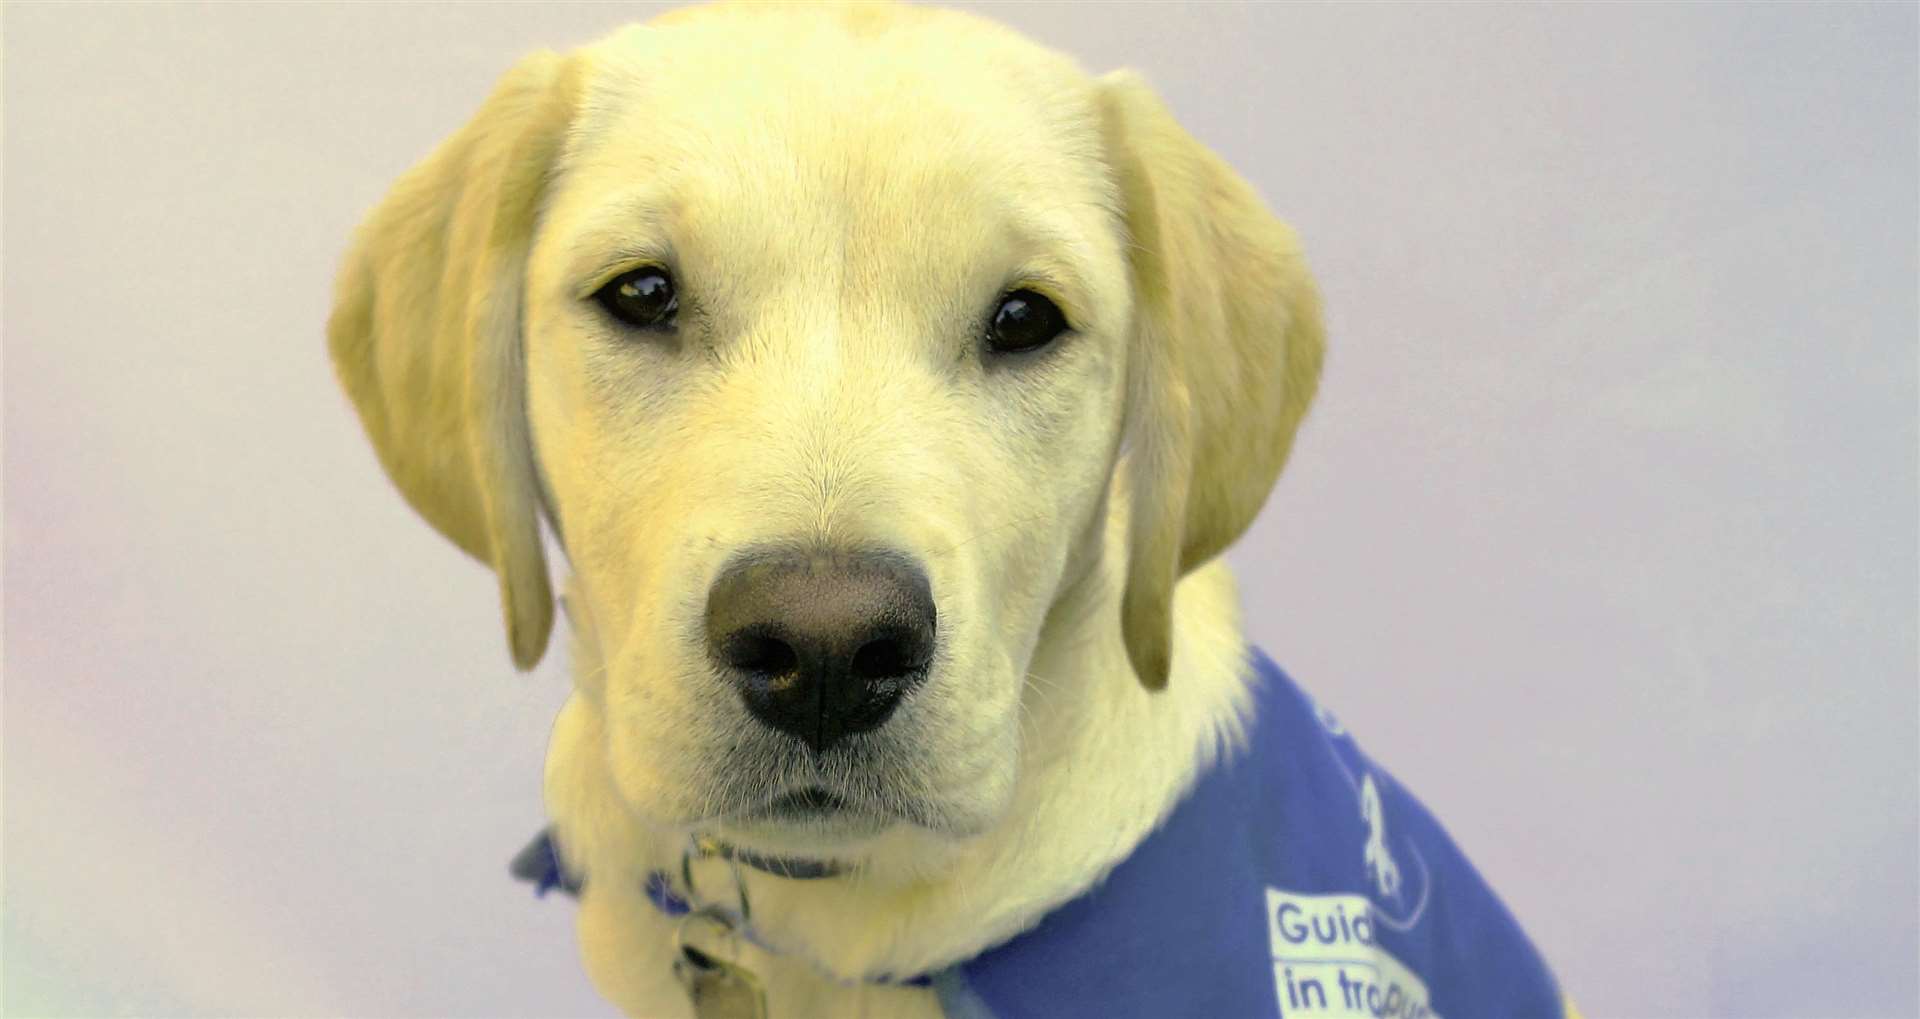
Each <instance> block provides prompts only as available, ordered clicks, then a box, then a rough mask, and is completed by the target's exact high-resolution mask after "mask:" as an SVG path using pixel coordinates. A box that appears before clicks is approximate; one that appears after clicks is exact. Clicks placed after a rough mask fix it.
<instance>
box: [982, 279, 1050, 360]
mask: <svg viewBox="0 0 1920 1019" xmlns="http://www.w3.org/2000/svg"><path fill="white" fill-rule="evenodd" d="M1066 331H1067V317H1066V316H1065V315H1062V314H1061V313H1060V308H1059V306H1058V305H1056V304H1054V303H1053V302H1052V301H1049V300H1047V299H1046V298H1044V297H1042V296H1040V295H1039V294H1036V293H1034V292H1033V291H1031V290H1016V291H1014V292H1013V293H1011V294H1008V295H1007V296H1005V297H1003V298H1001V299H1000V307H998V308H996V309H994V312H993V321H992V322H990V323H988V325H987V346H989V347H991V348H993V349H994V350H995V351H996V352H998V353H1002V354H1011V353H1015V352H1017V351H1022V350H1034V349H1036V348H1039V347H1044V346H1046V345H1047V344H1048V343H1051V342H1052V341H1053V339H1054V337H1056V336H1059V335H1060V334H1061V333H1064V332H1066Z"/></svg>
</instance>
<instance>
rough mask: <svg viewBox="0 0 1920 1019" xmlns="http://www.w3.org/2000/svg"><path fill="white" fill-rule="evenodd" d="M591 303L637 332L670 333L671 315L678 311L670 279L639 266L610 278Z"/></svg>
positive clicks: (652, 268) (661, 271)
mask: <svg viewBox="0 0 1920 1019" xmlns="http://www.w3.org/2000/svg"><path fill="white" fill-rule="evenodd" d="M593 299H594V300H596V301H599V302H600V306H601V307H602V308H605V309H607V314H609V315H612V316H613V317H614V318H617V319H619V320H620V321H622V322H625V323H626V324H628V325H630V326H633V327H635V328H638V329H658V330H666V329H672V328H673V315H674V312H676V311H679V310H680V299H679V298H678V297H676V296H675V295H674V292H673V277H671V276H669V275H667V271H666V270H665V269H662V268H660V267H659V266H657V265H647V266H641V267H640V268H638V269H634V270H631V271H628V272H625V273H622V274H620V275H619V276H616V277H614V278H613V279H612V280H610V281H609V282H608V283H607V285H606V286H604V287H601V288H600V289H599V291H597V292H596V293H595V294H594V295H593Z"/></svg>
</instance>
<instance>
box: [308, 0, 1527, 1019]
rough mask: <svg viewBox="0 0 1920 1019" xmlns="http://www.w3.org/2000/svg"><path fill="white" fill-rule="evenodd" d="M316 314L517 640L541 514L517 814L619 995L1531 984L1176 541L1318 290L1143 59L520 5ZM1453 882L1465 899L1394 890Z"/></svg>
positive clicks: (786, 1002) (840, 1009)
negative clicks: (476, 99) (1078, 62)
mask: <svg viewBox="0 0 1920 1019" xmlns="http://www.w3.org/2000/svg"><path fill="white" fill-rule="evenodd" d="M329 335H330V340H331V346H332V352H333V356H334V360H335V364H336V365H337V367H338V370H339V374H340V378H341V380H342V382H343V383H344V385H345V387H346V389H347V391H348V393H349V394H350V395H351V397H352V399H353V402H354V403H355V405H356V406H357V408H358V410H359V412H360V415H361V417H362V420H363V421H364V423H365V425H366V429H367V431H368V433H369V435H370V436H371V438H372V440H373V444H374V446H375V448H376V449H377V450H378V452H379V455H380V459H381V462H382V463H383V464H384V465H385V467H386V469H387V471H388V472H389V473H390V475H391V476H392V478H393V480H394V481H395V482H396V483H397V485H398V486H399V488H400V490H401V492H402V493H403V494H404V495H405V496H406V498H407V500H408V501H409V502H410V503H411V504H412V505H413V506H414V508H415V509H417V510H418V511H419V512H420V513H421V514H422V515H423V516H425V517H426V518H427V520H428V521H430V522H431V523H432V524H433V525H434V526H435V527H436V528H438V529H439V530H440V531H441V532H442V533H443V534H444V535H446V536H447V537H448V538H450V539H452V540H453V541H454V542H455V543H457V544H458V545H459V546H460V547H461V548H463V549H465V550H467V551H468V552H469V553H471V554H472V555H474V556H475V557H477V558H479V559H481V560H482V561H484V562H486V563H487V564H489V565H490V566H491V567H492V568H493V570H494V572H495V573H496V574H497V576H498V580H499V586H500V594H501V599H502V603H503V605H504V609H505V617H506V628H507V634H508V643H509V646H510V647H511V649H512V655H513V659H514V661H515V662H516V663H517V664H518V665H519V666H520V667H522V668H528V667H531V666H532V665H533V664H534V663H535V662H537V661H538V660H539V659H540V658H541V655H542V653H543V651H544V649H545V648H546V646H547V643H548V637H549V633H550V631H551V629H552V626H553V617H554V604H555V601H556V599H555V598H554V596H553V593H552V591H551V589H550V586H549V576H548V564H547V562H546V560H545V558H544V555H543V551H542V541H541V520H542V519H543V518H544V519H545V520H546V521H547V522H548V524H549V525H550V527H551V528H552V530H553V531H554V532H555V534H556V535H557V538H558V543H559V547H560V548H562V549H564V553H565V557H566V561H567V562H566V565H567V566H568V567H569V569H570V578H569V579H568V581H567V583H566V597H565V599H564V604H565V605H566V607H567V610H568V611H567V615H568V617H569V618H570V620H571V627H572V634H573V646H574V662H573V667H574V670H575V673H576V675H575V683H576V690H575V692H574V694H573V697H572V699H571V701H570V703H569V704H568V706H567V707H566V709H565V711H564V712H563V714H562V716H561V718H560V719H559V722H558V724H557V726H556V728H555V731H554V735H553V743H552V747H551V750H550V756H549V760H548V767H547V776H546V789H547V800H548V805H549V808H550V812H551V815H552V817H551V820H552V825H553V828H552V839H551V841H550V842H543V843H540V844H539V845H538V846H536V849H542V850H544V851H546V852H550V853H552V854H553V855H552V857H551V858H550V859H549V860H548V866H549V867H550V868H551V869H552V870H553V872H554V875H552V876H550V877H549V880H550V881H558V882H562V883H566V884H567V885H568V886H569V887H571V888H578V889H579V890H580V893H581V899H580V914H579V928H580V937H581V942H582V947H583V950H584V954H585V958H586V965H587V968H588V970H589V971H590V973H591V975H592V977H593V980H594V982H595V984H596V986H597V987H599V988H600V989H601V990H602V992H603V993H604V994H605V995H606V996H607V997H608V998H610V999H611V1000H612V1001H614V1002H615V1003H617V1004H618V1005H619V1006H620V1007H621V1008H622V1009H624V1010H625V1011H627V1012H630V1013H632V1014H635V1015H649V1016H651V1015H686V1014H693V1015H702V1016H707V1015H772V1016H852V1015H903V1016H913V1015H927V1016H931V1015H938V1014H943V1013H944V1014H949V1015H960V1014H991V1013H999V1014H1021V1013H1030V1014H1053V1015H1058V1014H1067V1013H1071V1014H1087V1015H1123V1014H1141V1015H1166V1014H1194V1015H1203V1014H1204V1015H1219V1014H1277V1013H1285V1014H1288V1015H1293V1014H1324V1015H1349V1014H1351V1015H1389V1014H1390V1015H1406V1016H1414V1015H1430V1014H1436V1013H1437V1012H1449V1013H1452V1014H1463V1015H1464V1014H1483V1015H1485V1014H1494V1013H1495V1011H1503V1014H1522V1011H1524V1010H1525V1009H1527V1008H1534V1009H1536V1012H1535V1014H1546V1012H1548V1011H1551V1012H1553V1013H1554V1014H1558V1011H1559V1004H1558V998H1557V995H1556V993H1555V992H1553V991H1552V989H1551V983H1550V978H1548V977H1546V976H1545V971H1544V968H1543V967H1540V966H1539V964H1538V960H1537V958H1536V957H1535V956H1534V955H1532V954H1531V949H1530V948H1528V947H1526V945H1525V942H1524V938H1521V937H1520V936H1519V935H1518V931H1517V928H1513V929H1512V930H1511V931H1509V930H1508V929H1509V928H1512V924H1511V918H1508V917H1506V915H1505V913H1504V912H1502V911H1500V910H1499V908H1498V904H1497V900H1494V899H1493V898H1492V897H1491V895H1490V894H1489V893H1485V892H1484V889H1483V887H1482V886H1480V885H1479V884H1478V882H1477V878H1473V877H1472V876H1471V871H1470V869H1464V870H1463V869H1462V868H1465V865H1464V862H1460V863H1459V866H1458V868H1456V867H1455V860H1454V857H1455V856H1457V853H1455V852H1454V851H1453V850H1452V849H1451V845H1450V844H1449V843H1445V841H1444V835H1441V834H1433V833H1429V832H1427V828H1430V827H1433V826H1432V825H1431V819H1429V818H1426V817H1425V815H1424V813H1423V812H1421V811H1420V810H1419V809H1418V807H1417V805H1416V804H1413V802H1412V801H1411V800H1410V799H1409V798H1406V797H1405V795H1404V793H1403V792H1402V791H1400V789H1399V787H1398V786H1397V785H1394V784H1393V783H1392V782H1391V780H1390V779H1388V778H1387V777H1385V776H1384V773H1381V772H1379V771H1378V770H1377V769H1375V768H1373V767H1372V766H1371V765H1370V764H1369V763H1368V762H1366V760H1365V759H1364V757H1363V756H1361V755H1359V754H1358V752H1357V750H1355V749H1353V748H1352V747H1351V745H1350V742H1349V741H1348V738H1347V737H1346V736H1345V734H1344V730H1341V729H1340V728H1339V726H1338V724H1337V723H1336V722H1334V721H1333V720H1332V717H1331V716H1330V715H1328V714H1326V713H1325V712H1321V711H1319V710H1318V709H1317V708H1315V707H1313V705H1312V704H1311V702H1310V701H1308V700H1307V699H1305V697H1304V696H1303V695H1301V694H1299V692H1298V690H1297V688H1294V687H1293V686H1292V685H1291V683H1290V682H1289V681H1288V680H1287V679H1286V678H1285V677H1284V676H1283V675H1281V674H1280V673H1279V672H1278V670H1277V669H1274V668H1273V667H1272V665H1271V663H1269V662H1267V661H1266V660H1265V659H1263V658H1260V657H1259V656H1258V655H1257V654H1255V653H1250V652H1249V650H1248V649H1247V648H1246V646H1245V645H1244V643H1243V640H1242V638H1241V632H1240V625H1239V618H1238V608H1237V604H1236V596H1235V593H1234V588H1233V583H1232V580H1231V578H1230V577H1229V575H1228V572H1227V568H1226V566H1225V565H1224V564H1222V563H1221V562H1220V561H1219V560H1218V559H1217V558H1216V556H1217V555H1218V554H1219V553H1220V551H1221V550H1222V549H1224V548H1225V547H1226V546H1227V545H1228V544H1229V543H1230V542H1232V541H1233V540H1234V539H1235V538H1236V537H1237V536H1238V535H1239V534H1240V533H1241V532H1242V531H1243V530H1244V529H1245V528H1246V527H1247V525H1248V523H1249V522H1250V521H1251V520H1252V519H1253V517H1254V515H1255V513H1256V512H1257V511H1258V510H1259V509H1260V507H1261V505H1262V503H1263V502H1264V501H1265V499H1266V497H1267V493H1268V490H1269V489H1270V487H1271V486H1272V484H1273V482H1274V479H1275V478H1276V476H1277V475H1278V474H1279V472H1280V469H1281V467H1282V465H1283V464H1284V463H1285V461H1286V459H1287V453H1288V449H1289V446H1290V444H1291V442H1292V439H1293V435H1294V431H1295V429H1296V428H1297V427H1298V426H1299V424H1300V421H1301V418H1302V416H1303V415H1304V414H1305V413H1306V410H1307V406H1308V404H1309V402H1310V400H1311V398H1312V396H1313V393H1314V388H1315V385H1316V382H1317V380H1318V377H1319V374H1320V364H1321V357H1322V349H1323V341H1322V335H1321V325H1320V309H1319V303H1318V298H1317V297H1316V293H1315V289H1314V285H1313V283H1312V281H1311V280H1310V278H1309V276H1308V273H1307V268H1306V265H1305V263H1304V262H1303V261H1302V257H1301V254H1300V251H1299V248H1298V246H1297V243H1296V241H1295V239H1294V236H1293V234H1292V233H1291V232H1290V231H1289V230H1288V229H1287V228H1286V227H1285V226H1283V225H1282V224H1281V223H1280V222H1278V221H1277V220H1276V219H1275V218H1274V217H1273V215H1272V214H1271V213H1269V212H1268V211H1267V209H1266V208H1265V206H1264V205H1263V204H1262V203H1261V201H1260V200H1259V199H1258V198H1257V197H1256V196H1255V194H1254V193H1253V191H1252V190H1251V189H1250V188H1249V187H1248V186H1247V184H1246V183H1244V182H1243V181H1242V180H1241V179H1240V178H1239V177H1238V176H1236V175H1235V174H1234V173H1233V172H1232V171H1230V170H1229V169H1228V168H1227V167H1226V166H1224V165H1222V164H1221V162H1220V161H1219V160H1218V159H1217V158H1215V157H1214V156H1213V155H1212V154H1211V153H1210V152H1208V151H1207V150H1206V149H1205V148H1204V147H1202V146H1201V145H1200V144H1199V143H1197V142H1196V141H1195V140H1194V139H1193V138H1192V137H1190V136H1189V135H1188V134H1187V133H1186V132H1185V131H1183V130H1182V129H1181V128H1180V127H1179V125H1178V124H1176V123H1175V121H1174V120H1173V118H1172V117H1171V116H1170V115H1169V114H1168V112H1167V110H1166V108H1165V107H1164V106H1162V104H1161V103H1160V102H1159V101H1158V100H1157V99H1156V98H1155V97H1154V95H1153V94H1152V93H1151V91H1150V90H1149V89H1148V88H1147V87H1146V86H1145V85H1144V84H1143V83H1142V82H1141V81H1140V80H1139V79H1138V78H1136V77H1134V76H1132V75H1130V74H1126V73H1119V74H1113V75H1108V76H1106V77H1103V78H1092V77H1089V76H1088V75H1086V74H1085V73H1083V72H1082V71H1081V70H1080V69H1079V68H1077V67H1076V66H1075V65H1074V64H1073V63H1072V62H1071V61H1069V60H1068V59H1066V58H1064V57H1062V56H1060V55H1059V54H1056V53H1053V52H1049V51H1048V50H1045V49H1043V48H1041V47H1039V46H1037V45H1035V44H1033V43H1031V42H1029V41H1027V40H1025V39H1022V38H1020V37H1019V36H1017V35H1015V34H1013V33H1012V32H1009V31H1007V30H1005V29H1003V28H1000V27H997V26H995V25H993V24H991V23H988V22H986V21H982V20H979V19H977V18H973V17H969V16H964V15H960V14H956V13H951V12H946V11H939V10H928V9H915V8H904V7H893V6H882V7H875V6H855V7H845V8H837V9H824V10H823V9H809V8H797V7H724V8H714V9H700V10H694V11H690V12H682V13H678V14H674V15H671V16H668V17H665V18H662V19H659V20H658V21H655V22H653V23H651V24H648V25H645V26H639V27H634V28H631V29H628V30H626V31H623V32H620V33H618V34H616V35H614V36H613V37H611V38H609V39H606V40H605V41H603V42H600V43H598V44H595V45H592V46H588V47H585V48H583V49H581V50H578V51H576V52H573V53H570V54H565V55H558V54H554V53H539V54H536V55H533V56H530V57H528V58H526V59H525V60H523V61H522V62H521V63H519V64H518V65H517V66H515V67H514V68H513V69H512V70H511V71H509V72H508V73H507V75H506V77H505V78H504V79H503V80H502V81H501V83H500V84H499V86H498V87H497V89H496V90H495V92H494V93H493V95H492V96H491V97H490V98H489V99H488V100H487V101H486V102H485V104H484V105H483V106H482V107H481V109H480V110H479V112H478V113H477V114H476V115H475V116H474V118H473V120H472V121H471V122H470V123H469V124H468V125H467V126H465V127H464V128H462V129H461V130H459V131H458V132H457V133H455V134H454V135H453V137H452V138H450V139H449V140H448V141H447V142H446V143H445V144H443V145H442V146H441V147H440V148H439V149H438V150H436V151H435V152H434V153H433V154H432V155H431V156H430V157H428V158H427V159H426V161H425V162H423V163H422V164H420V165H419V166H418V167H417V168H415V169H414V170H413V171H411V172H410V173H408V174H407V175H406V176H405V177H404V178H402V179H401V180H400V181H399V183H397V184H396V185H395V186H394V188H393V190H392V192H391V194H389V195H388V197H387V198H386V200H385V201H384V202H383V203H382V204H381V205H380V206H379V208H378V209H377V210H376V211H375V212H374V213H373V214H372V216H371V217H370V218H369V220H368V222H367V223H366V224H365V226H364V227H363V228H362V230H361V231H360V233H359V236H358V239H357V242H356V244H355V246H354V248H353V251H352V253H351V254H350V255H349V257H348V259H347V262H346V265H345V269H344V271H343V274H342V277H341V280H340V285H339V296H338V303H337V306H336V308H335V310H334V313H333V317H332V321H331V323H330V326H329ZM1289 727H1291V728H1289ZM1276 734H1277V735H1276ZM1314 755H1318V756H1314ZM1309 776H1317V777H1315V778H1314V781H1321V780H1324V781H1325V782H1327V783H1328V784H1329V785H1328V788H1330V789H1333V790H1334V792H1335V795H1332V798H1330V799H1329V798H1327V797H1319V798H1317V799H1316V798H1312V797H1309V798H1308V799H1305V800H1298V802H1295V800H1296V799H1298V798H1297V797H1294V796H1293V794H1292V793H1291V792H1288V790H1290V789H1292V788H1293V786H1290V785H1288V783H1289V782H1294V783H1297V784H1299V785H1300V786H1301V787H1302V788H1304V787H1305V785H1306V778H1307V777H1309ZM1349 786H1350V788H1349ZM1236 797H1237V798H1236ZM1281 801H1286V802H1287V803H1288V804H1291V805H1290V806H1287V808H1286V809H1287V811H1289V813H1286V814H1285V815H1284V816H1282V815H1279V814H1272V812H1271V811H1270V810H1269V809H1268V807H1269V805H1271V804H1275V803H1280V802H1281ZM1327 804H1332V805H1331V806H1327ZM1196 811H1197V813H1196ZM1209 811H1211V812H1209ZM1315 811H1318V812H1319V813H1315ZM1321 815H1324V816H1321ZM1433 832H1437V828H1433ZM1423 837H1425V838H1428V839H1429V841H1425V842H1423V841H1420V839H1421V838H1423ZM1315 854H1323V855H1325V856H1326V857H1327V859H1328V860H1329V861H1331V862H1330V863H1329V864H1328V865H1327V866H1326V867H1323V868H1318V869H1314V868H1304V869H1303V867H1302V864H1301V861H1302V860H1306V859H1307V858H1308V857H1314V858H1316V859H1317V856H1315ZM523 862H524V861H523ZM1388 865H1391V867H1392V870H1391V871H1389V870H1388V869H1387V867H1388ZM1289 867H1292V868H1294V869H1293V870H1292V871H1289V870H1288V868H1289ZM1322 871H1324V873H1323V872H1322ZM1457 873H1458V874H1464V875H1466V876H1464V877H1459V878H1454V877H1452V876H1451V875H1454V874H1457ZM1389 874H1390V875H1391V877H1392V880H1391V881H1388V880H1387V877H1388V876H1389ZM1222 882H1225V883H1222ZM1448 896H1454V897H1455V898H1457V899H1459V902H1454V901H1453V899H1448V898H1447V897H1448ZM1468 899H1471V900H1472V901H1471V902H1469V901H1467V900H1468ZM1482 899H1484V900H1485V901H1484V902H1483V901H1481V900H1482ZM1442 901H1446V902H1449V903H1452V904H1450V905H1448V907H1447V909H1446V910H1445V911H1444V912H1446V913H1447V916H1448V917H1457V916H1461V915H1467V916H1472V917H1478V916H1480V915H1481V914H1482V913H1484V914H1485V915H1486V916H1488V917H1491V918H1492V919H1491V920H1488V921H1487V922H1486V925H1484V926H1483V927H1474V926H1469V927H1468V928H1466V929H1463V930H1435V931H1428V932H1426V934H1423V933H1422V931H1423V927H1422V925H1426V926H1427V927H1435V928H1438V927H1440V926H1442V925H1441V924H1440V922H1439V920H1437V919H1435V917H1436V916H1438V915H1439V914H1440V913H1441V912H1443V911H1442V910H1440V909H1438V908H1437V907H1436V906H1435V904H1436V903H1440V902H1442ZM1475 910H1479V911H1480V912H1475ZM1502 924H1504V926H1502ZM1429 934H1430V935H1432V936H1430V937H1429V936H1427V935H1429ZM1422 938H1424V940H1421V939H1422ZM1463 945H1464V946H1468V947H1470V948H1471V949H1472V950H1471V951H1462V950H1461V946H1463ZM1436 946H1438V947H1436ZM1476 956H1484V957H1486V959H1487V960H1489V965H1491V966H1492V970H1491V971H1490V972H1489V973H1486V974H1482V973H1478V972H1468V970H1469V969H1472V968H1473V967H1468V966H1465V965H1464V961H1465V960H1469V959H1472V958H1474V957H1476ZM1536 971H1537V972H1536ZM1515 974H1518V976H1516V975H1515ZM1503 981H1504V983H1503ZM1509 985H1511V988H1510V989H1511V993H1512V996H1510V997H1507V998H1501V997H1498V996H1497V994H1498V993H1506V992H1503V991H1501V990H1500V988H1503V987H1508V986H1509ZM1456 988H1458V989H1456ZM1529 995H1530V996H1529ZM1515 1002H1519V1003H1521V1004H1519V1005H1515V1004H1513V1003H1515ZM1542 1003H1544V1004H1542ZM1489 1009H1492V1010H1493V1011H1490V1010H1489ZM1515 1009H1519V1010H1520V1011H1516V1010H1515Z"/></svg>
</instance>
